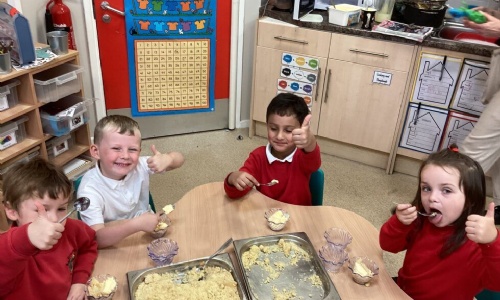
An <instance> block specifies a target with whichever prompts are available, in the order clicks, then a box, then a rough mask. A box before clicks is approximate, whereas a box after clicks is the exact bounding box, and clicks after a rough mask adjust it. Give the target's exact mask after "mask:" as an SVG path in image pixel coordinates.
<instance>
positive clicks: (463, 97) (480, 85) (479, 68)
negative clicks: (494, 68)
mask: <svg viewBox="0 0 500 300" xmlns="http://www.w3.org/2000/svg"><path fill="white" fill-rule="evenodd" d="M489 72H490V64H489V63H487V62H482V61H475V60H471V59H465V60H464V64H463V66H462V72H461V75H460V79H459V80H458V86H457V90H456V92H455V97H453V102H452V103H451V106H450V108H453V109H455V110H459V111H463V112H466V113H469V114H473V115H476V116H479V115H481V113H482V112H483V110H484V104H483V103H482V102H481V100H482V99H483V97H484V93H485V91H486V81H487V79H488V74H489Z"/></svg>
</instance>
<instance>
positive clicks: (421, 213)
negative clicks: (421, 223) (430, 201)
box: [418, 211, 437, 218]
mask: <svg viewBox="0 0 500 300" xmlns="http://www.w3.org/2000/svg"><path fill="white" fill-rule="evenodd" d="M418 214H419V215H421V216H424V217H431V218H434V217H435V216H437V212H435V211H434V212H432V213H430V214H427V213H423V212H420V211H418Z"/></svg>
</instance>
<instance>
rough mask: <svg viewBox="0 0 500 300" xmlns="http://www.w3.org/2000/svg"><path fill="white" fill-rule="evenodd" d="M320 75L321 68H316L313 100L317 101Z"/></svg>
mask: <svg viewBox="0 0 500 300" xmlns="http://www.w3.org/2000/svg"><path fill="white" fill-rule="evenodd" d="M320 76H321V68H318V77H317V78H316V95H315V96H314V102H316V101H318V92H319V78H320Z"/></svg>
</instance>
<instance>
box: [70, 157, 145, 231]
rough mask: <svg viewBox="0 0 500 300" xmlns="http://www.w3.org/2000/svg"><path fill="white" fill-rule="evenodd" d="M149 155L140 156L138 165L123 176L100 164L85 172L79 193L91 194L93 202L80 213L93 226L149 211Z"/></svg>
mask: <svg viewBox="0 0 500 300" xmlns="http://www.w3.org/2000/svg"><path fill="white" fill-rule="evenodd" d="M148 158H149V156H142V157H140V158H139V162H138V164H137V167H136V168H135V169H134V170H133V171H131V172H130V173H129V174H127V176H125V178H124V179H123V180H114V179H111V178H108V177H105V176H104V175H102V173H101V170H100V169H99V166H96V167H95V168H93V169H91V170H89V171H88V172H87V173H85V175H84V176H83V178H82V180H81V183H80V186H79V187H78V192H77V196H78V197H88V198H89V199H90V206H89V208H88V209H87V210H85V211H83V212H81V213H80V216H81V218H82V220H83V221H84V222H85V223H87V224H88V225H89V226H92V225H96V224H104V223H107V222H111V221H115V220H122V219H132V218H135V217H137V216H139V215H141V214H143V213H145V212H147V211H150V207H149V175H150V174H153V172H151V171H150V170H149V168H148V164H147V160H148Z"/></svg>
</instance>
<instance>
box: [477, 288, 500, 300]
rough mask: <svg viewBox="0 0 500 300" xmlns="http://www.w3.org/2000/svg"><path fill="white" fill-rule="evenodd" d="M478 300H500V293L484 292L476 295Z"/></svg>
mask: <svg viewBox="0 0 500 300" xmlns="http://www.w3.org/2000/svg"><path fill="white" fill-rule="evenodd" d="M476 299H477V300H500V292H493V291H490V290H483V291H482V292H481V293H479V294H477V295H476Z"/></svg>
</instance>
